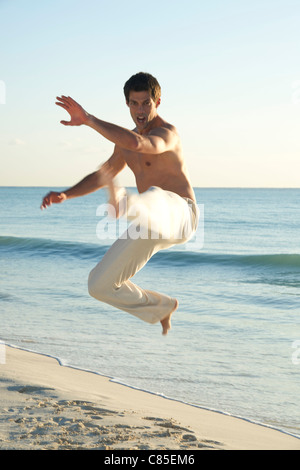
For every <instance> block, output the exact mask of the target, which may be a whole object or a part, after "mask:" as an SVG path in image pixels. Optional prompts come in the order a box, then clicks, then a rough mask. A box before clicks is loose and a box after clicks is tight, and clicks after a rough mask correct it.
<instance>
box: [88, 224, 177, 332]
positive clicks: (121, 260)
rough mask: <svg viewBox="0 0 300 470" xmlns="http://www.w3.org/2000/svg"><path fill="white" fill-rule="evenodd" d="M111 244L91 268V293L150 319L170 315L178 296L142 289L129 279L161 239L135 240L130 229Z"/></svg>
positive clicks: (154, 251) (159, 246) (160, 318)
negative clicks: (130, 233)
mask: <svg viewBox="0 0 300 470" xmlns="http://www.w3.org/2000/svg"><path fill="white" fill-rule="evenodd" d="M125 234H126V236H124V235H123V236H122V237H121V238H119V239H118V240H116V242H115V243H114V244H113V245H112V246H111V248H110V249H109V250H108V252H107V253H106V254H105V255H104V257H103V258H102V260H101V261H100V262H99V263H98V264H97V266H95V268H94V269H93V270H92V271H91V273H90V275H89V280H88V288H89V293H90V295H91V296H93V297H95V298H96V299H98V300H100V301H103V302H105V303H108V304H110V305H113V306H114V307H116V308H119V309H121V310H124V311H126V312H129V313H131V314H132V315H135V316H137V317H138V318H140V319H141V320H144V321H146V322H148V323H157V322H158V321H161V320H163V319H164V318H166V317H167V316H168V315H169V314H170V313H171V312H172V311H173V310H174V309H175V308H176V305H177V301H176V299H175V298H172V297H169V296H167V295H165V294H161V293H158V292H153V291H150V290H145V289H142V288H141V287H139V286H137V285H136V284H134V283H133V282H131V281H130V280H129V279H130V278H131V277H132V276H134V274H135V273H136V272H137V271H139V270H140V269H141V268H142V267H143V266H144V265H145V264H146V263H147V261H148V260H149V259H150V258H151V256H152V255H153V254H155V253H156V252H157V251H158V250H159V249H161V248H165V244H164V246H161V241H160V240H152V239H151V238H149V239H141V238H137V239H136V240H133V239H131V238H130V236H129V233H128V231H127V232H125Z"/></svg>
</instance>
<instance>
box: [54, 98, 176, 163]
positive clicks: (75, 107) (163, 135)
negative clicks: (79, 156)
mask: <svg viewBox="0 0 300 470" xmlns="http://www.w3.org/2000/svg"><path fill="white" fill-rule="evenodd" d="M57 100H58V101H57V102H56V104H57V105H58V106H61V107H62V108H64V109H65V110H66V111H67V112H68V113H69V114H70V117H71V119H70V121H60V122H61V123H62V124H64V125H65V126H80V125H83V124H84V125H86V126H89V127H91V128H92V129H94V130H95V131H97V132H99V133H100V134H101V135H102V136H103V137H104V138H106V139H107V140H109V141H111V142H113V143H114V144H116V145H117V146H119V147H121V148H124V149H127V150H132V151H135V152H139V153H150V154H161V153H163V152H166V151H168V150H170V149H172V148H174V145H175V144H176V142H177V139H178V136H177V134H176V133H175V132H172V131H170V130H168V129H162V128H160V129H154V130H153V131H152V132H150V133H149V134H148V135H139V134H137V133H136V132H133V131H131V130H129V129H125V128H123V127H120V126H117V125H116V124H112V123H110V122H106V121H102V120H101V119H98V118H96V117H95V116H92V115H91V114H89V113H87V112H86V111H85V110H84V109H83V108H82V106H81V105H80V104H78V103H77V102H76V101H75V100H73V99H72V98H71V97H69V96H68V97H67V96H61V97H57Z"/></svg>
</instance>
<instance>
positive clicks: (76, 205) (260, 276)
mask: <svg viewBox="0 0 300 470" xmlns="http://www.w3.org/2000/svg"><path fill="white" fill-rule="evenodd" d="M49 189H50V188H39V187H24V188H23V187H1V188H0V214H1V218H0V266H1V270H0V319H1V329H0V339H1V341H2V343H5V344H8V345H13V346H16V347H19V348H22V349H27V350H29V351H34V352H37V353H42V354H46V355H50V356H53V357H55V358H57V359H58V360H59V361H60V362H61V363H62V364H63V365H67V366H72V367H76V368H79V369H84V370H89V371H93V372H96V373H99V374H101V375H105V376H108V377H111V378H112V380H115V381H117V382H120V383H124V384H126V385H128V386H130V387H135V388H138V389H142V390H146V391H149V392H151V393H155V394H159V395H162V396H165V397H168V398H171V399H175V400H179V401H183V402H186V403H190V404H193V405H195V406H199V407H202V408H206V409H212V410H215V411H219V412H222V413H226V414H230V415H233V416H238V417H242V418H244V419H247V420H250V421H253V422H257V423H261V424H264V425H267V426H271V427H275V428H276V429H280V430H282V431H284V432H287V433H290V434H293V435H296V436H298V437H300V407H299V393H300V325H299V322H300V320H299V318H300V316H299V314H300V294H299V292H300V291H299V288H300V209H299V199H300V189H213V188H211V189H210V188H209V189H208V188H205V189H203V188H196V189H195V193H196V196H197V202H198V204H199V208H200V210H201V218H200V225H199V229H198V231H197V233H196V235H195V237H194V238H193V239H192V240H190V241H189V242H188V243H187V244H186V245H180V246H177V247H174V248H170V249H168V250H164V251H161V252H159V253H157V254H156V255H155V256H154V257H153V258H152V259H151V260H150V261H149V262H148V264H147V265H146V266H145V267H144V268H143V269H142V270H141V271H140V272H139V273H137V274H136V276H135V277H134V279H133V280H134V282H136V283H137V284H139V285H141V286H142V287H145V288H149V289H150V290H159V291H161V292H165V293H167V294H169V295H170V296H175V297H177V298H178V300H179V309H178V311H177V312H176V313H175V314H174V316H173V320H172V330H171V331H170V333H169V334H168V336H166V337H164V336H162V335H161V326H160V324H158V325H149V324H147V323H144V322H142V321H141V320H139V319H137V318H135V317H134V316H131V315H130V314H128V313H125V312H122V311H120V310H117V309H114V308H113V307H111V306H109V305H106V304H104V303H100V302H98V301H97V300H95V299H94V298H92V297H90V296H89V294H88V291H87V278H88V274H89V272H90V270H91V269H92V268H93V267H94V266H95V264H96V263H97V262H98V261H99V260H100V259H101V257H102V256H103V254H104V253H105V252H106V250H107V249H108V248H109V246H110V245H111V244H112V243H113V241H114V239H115V237H116V236H117V235H118V234H121V233H122V231H123V230H124V229H125V228H126V226H127V225H126V222H125V221H124V220H121V221H119V222H117V223H116V222H115V221H113V220H111V219H108V218H107V216H106V213H105V210H104V208H105V206H104V204H105V201H106V192H105V191H104V190H100V191H98V192H96V193H93V194H90V195H87V196H85V197H82V198H77V199H73V200H70V201H66V202H65V203H63V204H59V205H53V206H51V207H50V208H48V209H47V210H44V211H41V210H40V208H39V206H40V203H41V200H42V198H43V196H44V195H45V194H46V193H47V192H48V190H49ZM51 189H53V188H51ZM57 190H59V188H58V189H57ZM0 377H1V364H0Z"/></svg>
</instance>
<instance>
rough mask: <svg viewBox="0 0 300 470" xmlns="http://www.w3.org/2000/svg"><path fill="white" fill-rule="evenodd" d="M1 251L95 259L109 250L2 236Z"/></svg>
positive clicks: (95, 246)
mask: <svg viewBox="0 0 300 470" xmlns="http://www.w3.org/2000/svg"><path fill="white" fill-rule="evenodd" d="M0 250H1V251H6V252H19V253H24V252H25V253H26V254H27V255H29V256H41V255H42V256H72V257H73V256H74V257H76V258H78V257H79V258H93V257H94V256H95V253H97V254H98V255H99V253H100V255H101V254H102V253H103V254H104V253H105V251H106V250H107V247H106V246H103V245H100V244H99V245H97V244H92V243H80V242H68V241H61V240H50V239H46V238H27V237H11V236H0Z"/></svg>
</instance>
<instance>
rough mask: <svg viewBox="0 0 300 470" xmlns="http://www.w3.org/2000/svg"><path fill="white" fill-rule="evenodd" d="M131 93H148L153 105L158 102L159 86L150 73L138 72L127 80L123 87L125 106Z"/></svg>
mask: <svg viewBox="0 0 300 470" xmlns="http://www.w3.org/2000/svg"><path fill="white" fill-rule="evenodd" d="M131 91H148V92H149V93H150V96H151V98H152V99H153V101H154V103H155V104H157V102H158V101H159V100H160V95H161V89H160V84H159V83H158V81H157V80H156V78H155V77H153V76H152V75H150V73H144V72H139V73H137V74H135V75H132V77H130V78H129V80H127V82H126V83H125V85H124V95H125V98H126V103H127V104H128V102H129V96H130V92H131Z"/></svg>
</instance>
